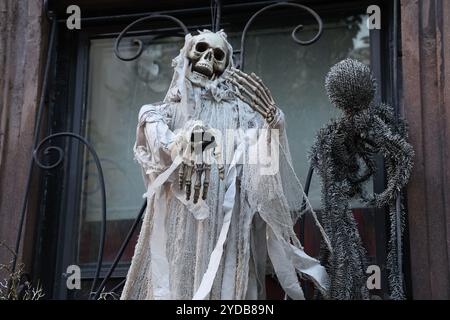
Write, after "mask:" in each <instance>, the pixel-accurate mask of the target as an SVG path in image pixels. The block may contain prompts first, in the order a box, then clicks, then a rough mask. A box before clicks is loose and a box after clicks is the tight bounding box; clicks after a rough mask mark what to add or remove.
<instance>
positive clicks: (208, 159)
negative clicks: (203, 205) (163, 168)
mask: <svg viewBox="0 0 450 320" xmlns="http://www.w3.org/2000/svg"><path fill="white" fill-rule="evenodd" d="M214 133H215V130H214V129H207V128H205V127H203V126H201V125H196V126H195V127H194V128H193V130H192V134H191V141H190V143H189V145H188V147H187V148H186V149H185V150H184V154H183V162H182V164H181V166H180V171H179V172H178V184H179V188H180V190H182V189H183V187H184V186H185V187H186V200H188V201H189V199H190V197H191V189H192V176H193V175H194V173H195V175H196V177H195V179H196V180H195V186H194V199H193V201H194V203H197V202H198V199H199V197H200V189H201V186H202V177H203V193H202V199H203V200H206V197H207V195H208V188H209V182H210V174H211V163H212V161H213V159H215V162H216V164H217V166H218V169H219V178H220V179H221V180H223V179H224V175H225V170H224V167H223V164H222V161H221V147H220V145H219V144H218V143H217V141H216V139H215V137H214Z"/></svg>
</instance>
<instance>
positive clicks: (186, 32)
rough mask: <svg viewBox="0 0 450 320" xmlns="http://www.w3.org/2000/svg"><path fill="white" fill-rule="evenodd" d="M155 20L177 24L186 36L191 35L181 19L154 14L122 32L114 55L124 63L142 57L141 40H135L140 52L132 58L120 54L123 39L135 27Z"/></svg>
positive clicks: (132, 24) (133, 23)
mask: <svg viewBox="0 0 450 320" xmlns="http://www.w3.org/2000/svg"><path fill="white" fill-rule="evenodd" d="M155 19H168V20H171V21H173V22H175V23H176V24H178V25H179V26H180V28H181V29H183V32H184V34H185V35H186V34H188V33H189V30H188V28H187V27H186V25H185V24H184V23H183V22H181V21H180V20H179V19H177V18H175V17H172V16H169V15H165V14H152V15H149V16H147V17H143V18H140V19H138V20H136V21H134V22H132V23H130V24H129V25H128V26H126V27H125V29H123V30H122V32H120V34H119V36H118V37H117V39H116V42H115V44H114V53H115V55H116V57H117V58H119V59H120V60H122V61H132V60H135V59H137V58H139V57H140V56H141V54H142V52H143V51H144V48H143V44H142V40H139V39H134V40H133V42H134V43H135V44H137V45H138V50H137V52H136V54H135V55H134V56H131V57H124V56H122V55H121V54H120V52H119V45H120V41H122V38H123V37H124V36H125V34H126V33H127V32H128V31H129V30H130V29H131V28H132V27H134V26H135V25H137V24H139V23H141V22H142V21H146V20H155Z"/></svg>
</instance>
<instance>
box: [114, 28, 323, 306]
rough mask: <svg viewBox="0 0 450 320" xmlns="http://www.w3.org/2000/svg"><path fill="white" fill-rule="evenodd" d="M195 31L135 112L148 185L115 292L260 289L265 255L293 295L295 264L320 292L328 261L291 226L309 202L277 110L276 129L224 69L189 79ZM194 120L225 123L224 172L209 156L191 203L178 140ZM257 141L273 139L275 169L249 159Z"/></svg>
mask: <svg viewBox="0 0 450 320" xmlns="http://www.w3.org/2000/svg"><path fill="white" fill-rule="evenodd" d="M220 34H221V36H223V37H224V39H226V38H225V34H224V33H220ZM191 39H192V37H191V35H187V36H186V41H185V45H184V47H183V49H182V50H181V51H180V55H179V56H178V57H176V58H175V59H174V63H173V65H174V68H175V72H174V77H173V80H172V83H171V85H170V88H169V90H168V93H167V95H166V97H165V99H164V101H163V102H162V103H159V104H154V105H146V106H143V107H142V109H141V111H140V113H139V123H138V127H137V138H136V144H135V147H134V152H135V158H136V160H137V161H138V163H139V164H140V165H141V167H142V169H143V176H144V182H145V184H146V186H147V192H146V194H145V195H144V196H145V197H146V198H147V211H146V214H145V217H144V220H143V223H142V229H141V232H140V235H139V239H138V243H137V245H136V248H135V254H134V256H133V259H132V263H131V266H130V270H129V272H128V275H127V280H126V283H125V287H124V290H123V293H122V297H121V298H122V299H192V298H194V299H245V298H248V299H263V298H265V274H266V269H267V261H270V264H268V265H269V266H273V271H274V272H275V274H276V275H277V278H278V279H279V281H280V284H281V285H282V287H283V289H284V290H285V291H286V293H287V294H288V295H289V296H290V297H291V298H293V299H303V298H304V296H303V291H302V289H301V287H300V284H299V282H298V278H297V274H299V275H300V276H302V277H305V278H308V279H311V280H312V281H313V282H314V283H315V284H316V285H317V287H318V288H319V289H320V290H321V291H322V292H323V293H325V294H326V290H327V286H328V277H327V274H326V272H325V269H324V268H323V267H322V266H321V265H320V264H319V262H318V261H317V260H316V259H314V258H311V257H309V256H308V255H307V254H306V253H305V252H304V251H303V249H302V246H301V244H300V242H299V241H298V239H297V237H296V235H295V233H294V231H293V225H294V222H295V220H296V219H297V218H298V217H299V215H300V214H301V213H302V212H303V211H305V210H311V207H310V204H309V202H308V201H306V203H304V202H303V199H306V197H304V193H303V189H302V187H301V184H300V183H299V181H298V179H297V177H296V176H295V173H294V171H293V167H292V161H291V157H290V154H289V147H288V144H287V138H286V133H285V128H284V119H283V115H282V114H281V113H280V114H279V121H280V123H279V126H278V131H277V132H275V135H273V134H271V131H270V130H268V129H270V128H268V127H267V124H266V122H265V120H264V119H263V118H262V117H261V116H260V115H259V114H257V113H256V112H254V111H253V110H252V109H251V108H250V107H249V106H248V105H247V104H245V103H244V102H242V101H241V100H239V99H237V98H236V96H235V95H234V93H233V89H232V88H231V87H230V86H229V85H228V83H227V82H226V81H225V80H224V79H223V78H222V77H219V78H217V79H216V80H214V81H206V82H204V83H202V86H199V85H198V84H197V83H193V82H192V78H191V76H190V66H189V61H188V60H187V58H186V53H187V51H188V50H189V48H190V45H191V44H192V41H191ZM228 47H229V52H232V48H231V46H230V45H228ZM231 65H232V59H230V62H229V64H228V67H227V68H230V67H231ZM194 82H195V81H194ZM192 121H202V122H203V123H204V124H207V125H208V126H209V127H212V128H215V129H217V130H218V131H219V132H221V133H222V137H221V146H222V155H223V158H224V161H225V163H224V165H225V173H226V175H225V180H224V181H220V180H219V178H218V172H217V168H216V167H215V166H214V165H213V166H212V169H211V181H210V187H209V193H208V198H207V200H206V201H202V200H200V201H199V203H198V204H196V205H194V204H193V203H192V200H191V201H189V202H187V201H186V200H185V195H184V192H183V191H180V190H179V189H178V184H177V183H176V178H177V174H176V172H177V171H176V170H177V168H178V166H179V164H180V163H181V155H180V151H179V150H180V148H183V147H185V146H183V144H184V143H186V139H185V137H186V132H187V131H188V130H189V128H190V125H191V123H192ZM277 133H279V134H278V135H277ZM183 137H184V139H183ZM256 143H259V144H261V143H262V144H266V147H267V148H268V149H270V146H271V145H272V146H273V145H275V146H276V147H277V148H276V150H278V151H277V152H273V154H271V156H272V158H271V160H272V162H277V166H275V167H278V169H276V168H275V170H273V171H274V172H267V168H266V167H267V166H265V165H263V164H261V163H253V162H251V163H249V162H250V161H249V160H250V159H249V158H251V155H252V154H253V153H252V152H253V150H254V149H253V147H254V146H255V144H256ZM271 152H272V151H271ZM272 164H273V163H272ZM269 171H270V170H269ZM174 182H175V183H174ZM305 204H306V205H305ZM305 207H306V209H305Z"/></svg>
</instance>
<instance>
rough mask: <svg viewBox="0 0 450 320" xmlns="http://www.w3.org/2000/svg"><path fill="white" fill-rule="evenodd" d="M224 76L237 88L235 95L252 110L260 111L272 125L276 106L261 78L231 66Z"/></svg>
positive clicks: (276, 110) (276, 109)
mask: <svg viewBox="0 0 450 320" xmlns="http://www.w3.org/2000/svg"><path fill="white" fill-rule="evenodd" d="M225 76H226V77H227V79H228V80H229V81H230V82H231V83H233V84H234V85H235V86H236V87H237V88H238V90H239V91H238V92H236V95H237V96H238V97H239V98H240V99H241V100H242V101H244V102H245V103H247V104H248V105H249V106H250V107H251V108H252V109H253V110H255V111H256V112H258V113H260V114H261V115H262V116H263V117H264V118H265V119H266V121H267V123H268V124H269V125H270V126H272V125H273V124H274V122H275V120H276V115H277V112H278V108H277V106H276V104H275V101H274V100H273V97H272V94H271V93H270V90H269V89H268V88H267V87H266V86H265V85H264V83H263V81H262V80H261V78H259V77H258V76H257V75H256V74H254V73H251V74H250V75H248V74H246V73H245V72H243V71H241V70H238V69H236V68H231V71H227V73H226V75H225Z"/></svg>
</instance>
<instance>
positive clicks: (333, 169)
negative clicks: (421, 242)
mask: <svg viewBox="0 0 450 320" xmlns="http://www.w3.org/2000/svg"><path fill="white" fill-rule="evenodd" d="M325 87H326V90H327V94H328V96H329V98H330V101H331V102H332V103H333V104H334V105H335V106H336V107H337V108H339V109H341V110H342V111H343V115H342V117H340V118H338V119H335V120H332V121H331V122H330V123H329V124H328V125H327V126H326V127H324V128H322V129H321V130H320V131H319V133H318V135H317V139H316V142H315V144H314V145H313V147H312V150H311V163H312V165H313V167H314V168H315V170H317V172H318V174H319V175H320V177H321V182H322V203H323V214H322V216H321V220H322V224H323V227H324V228H325V231H326V233H327V234H328V236H329V238H330V240H331V243H332V245H333V251H332V252H329V251H327V250H322V252H323V254H322V259H323V262H324V263H325V264H326V267H327V271H328V272H329V275H330V280H331V284H330V298H331V299H368V298H369V292H368V289H367V285H366V279H367V275H366V273H365V272H366V252H365V249H364V247H363V245H362V241H361V237H360V235H359V233H358V229H357V224H356V221H355V219H354V217H353V213H352V210H351V208H350V200H352V199H354V198H360V199H363V200H364V201H366V202H367V203H369V204H371V205H375V206H376V207H387V208H388V209H389V217H390V238H389V249H388V250H389V252H388V258H387V269H388V270H389V276H388V278H389V293H390V296H391V298H392V299H404V297H405V294H404V283H403V275H402V270H401V269H402V264H401V261H402V247H401V234H402V230H403V227H404V208H403V207H402V206H401V197H402V194H401V190H402V188H403V187H404V186H405V185H406V183H407V182H408V179H409V177H410V173H411V170H412V167H413V157H414V151H413V148H412V146H411V145H410V144H409V143H408V142H407V141H406V139H407V126H406V122H405V121H404V120H402V119H396V118H395V116H394V114H393V110H392V108H391V107H390V106H388V105H386V104H383V103H382V104H376V103H374V102H373V98H374V95H375V92H376V83H375V80H374V78H373V76H372V74H371V72H370V69H369V68H368V67H367V66H366V65H364V64H362V63H360V62H358V61H355V60H352V59H346V60H343V61H341V62H339V63H337V64H336V65H335V66H333V67H332V68H331V70H330V72H329V73H328V75H327V77H326V81H325ZM378 153H380V154H382V155H383V157H384V161H385V167H386V177H387V181H386V182H387V183H386V189H385V190H384V191H383V192H382V193H381V194H375V195H373V196H371V195H368V194H366V193H365V192H364V189H363V185H364V183H365V182H367V181H368V179H369V178H370V177H371V176H372V175H373V174H374V172H375V170H376V164H375V159H374V158H375V155H376V154H378Z"/></svg>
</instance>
